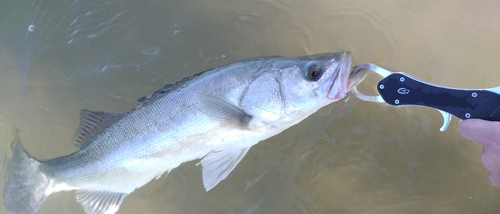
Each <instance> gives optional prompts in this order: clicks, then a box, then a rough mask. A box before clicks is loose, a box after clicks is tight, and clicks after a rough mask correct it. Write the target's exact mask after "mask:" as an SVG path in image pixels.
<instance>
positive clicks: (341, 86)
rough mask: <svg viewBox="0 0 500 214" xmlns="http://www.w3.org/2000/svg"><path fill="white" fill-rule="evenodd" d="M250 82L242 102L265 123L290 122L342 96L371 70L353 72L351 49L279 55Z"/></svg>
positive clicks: (284, 123) (286, 123) (283, 123)
mask: <svg viewBox="0 0 500 214" xmlns="http://www.w3.org/2000/svg"><path fill="white" fill-rule="evenodd" d="M273 60H274V61H273V62H272V63H270V64H271V66H270V67H269V68H267V69H265V71H263V72H262V73H259V74H258V77H256V78H254V80H253V82H252V83H251V84H250V86H249V89H248V91H247V93H246V96H245V97H244V98H243V99H242V106H243V107H244V108H245V110H246V111H247V112H249V113H250V114H251V115H253V116H254V117H260V119H261V120H262V121H264V122H266V123H275V124H282V125H284V126H290V125H293V124H295V123H298V122H300V121H301V120H302V119H304V118H306V117H307V116H309V115H311V114H312V113H314V112H316V111H317V110H318V109H320V108H321V107H323V106H325V105H328V104H330V103H332V102H335V101H338V100H340V99H343V98H345V97H346V96H347V94H348V92H349V91H350V90H351V89H352V88H353V87H354V86H355V85H357V84H358V83H359V82H361V81H362V80H363V79H364V78H365V76H366V75H367V74H368V72H367V71H366V70H360V71H357V72H356V73H352V72H351V61H352V59H351V53H350V52H345V51H342V52H337V53H324V54H317V55H309V56H303V57H294V58H276V59H273Z"/></svg>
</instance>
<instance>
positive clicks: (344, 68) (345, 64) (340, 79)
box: [326, 51, 356, 100]
mask: <svg viewBox="0 0 500 214" xmlns="http://www.w3.org/2000/svg"><path fill="white" fill-rule="evenodd" d="M351 62H352V58H351V52H347V51H346V52H344V53H343V54H342V55H341V56H340V59H339V64H338V66H337V68H336V69H335V72H334V75H335V76H334V77H333V80H332V85H331V86H330V90H329V91H328V94H327V95H326V97H327V98H328V99H330V100H339V99H342V98H344V97H345V96H346V95H347V93H348V92H349V91H350V90H351V89H352V87H348V86H349V85H351V84H349V82H350V77H351V75H352V72H351ZM354 76H356V75H354Z"/></svg>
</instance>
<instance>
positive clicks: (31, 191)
mask: <svg viewBox="0 0 500 214" xmlns="http://www.w3.org/2000/svg"><path fill="white" fill-rule="evenodd" d="M13 145H14V148H13V153H14V154H13V156H12V159H11V160H10V162H9V165H8V166H7V183H6V184H5V188H4V190H3V198H4V204H5V208H7V210H9V211H11V212H14V213H34V212H35V211H37V210H38V208H39V207H40V204H42V202H43V201H44V200H45V199H46V198H47V196H48V195H49V194H50V192H47V187H48V185H49V179H48V178H47V176H45V174H43V173H42V172H41V171H40V169H39V167H38V166H39V165H40V161H38V160H37V159H36V158H35V157H33V156H31V155H30V154H28V153H27V152H26V151H25V150H24V148H23V146H22V145H21V143H20V140H19V137H18V136H16V138H15V139H14V142H13Z"/></svg>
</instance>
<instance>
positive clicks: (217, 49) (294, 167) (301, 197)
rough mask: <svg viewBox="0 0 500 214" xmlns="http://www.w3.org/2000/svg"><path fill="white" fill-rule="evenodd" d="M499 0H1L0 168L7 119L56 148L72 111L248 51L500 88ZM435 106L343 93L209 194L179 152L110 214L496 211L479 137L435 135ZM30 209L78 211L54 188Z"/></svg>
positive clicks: (26, 135) (46, 148)
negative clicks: (350, 61)
mask: <svg viewBox="0 0 500 214" xmlns="http://www.w3.org/2000/svg"><path fill="white" fill-rule="evenodd" d="M498 11H500V3H497V1H494V0H491V1H486V0H485V1H481V2H472V1H462V2H456V1H439V2H436V1H419V2H402V1H396V0H385V1H376V2H375V1H351V0H345V1H342V0H329V1H326V0H313V1H299V0H288V1H283V0H281V1H279V0H267V1H239V2H234V1H229V0H216V1H152V0H148V1H140V2H139V1H132V0H122V1H111V2H102V1H58V2H57V3H54V2H51V1H33V0H31V1H28V0H20V1H6V2H2V3H0V29H1V30H0V72H1V73H0V75H1V78H0V100H2V102H1V104H0V160H1V161H2V164H1V165H0V166H1V167H0V174H1V175H4V174H5V164H6V161H7V160H8V159H9V158H10V157H11V156H12V154H11V150H10V144H11V141H12V140H13V136H14V134H15V133H17V131H16V130H18V131H19V132H18V134H19V136H20V137H21V141H22V142H23V145H24V146H25V147H26V149H27V150H28V151H30V153H32V154H33V155H34V156H36V157H38V158H40V159H49V158H54V157H57V156H61V155H65V154H68V153H70V152H72V151H73V150H72V147H71V145H70V142H71V139H72V137H73V135H74V132H75V130H76V128H77V126H78V123H79V111H80V109H82V108H87V109H91V110H99V111H115V112H124V111H128V110H129V109H131V108H133V107H134V106H135V105H136V99H138V98H140V97H142V96H144V95H147V94H149V93H151V92H153V91H155V90H157V89H159V88H160V87H162V86H163V85H164V84H167V83H172V82H174V81H177V80H180V79H181V78H183V77H186V76H190V75H192V74H194V73H197V72H199V71H203V70H206V69H209V68H211V67H215V66H219V65H223V64H226V63H229V62H232V61H236V60H239V59H244V58H250V57H255V56H264V55H289V56H292V55H294V56H295V55H304V54H314V53H321V52H336V51H339V50H350V51H352V52H353V58H354V64H359V63H367V62H375V63H377V64H379V65H382V66H384V67H387V68H390V69H393V70H396V71H405V72H407V73H410V74H411V75H413V76H416V77H418V78H420V79H424V80H426V81H430V82H433V83H436V84H440V85H448V86H455V87H469V88H485V87H494V86H498V85H500V76H498V75H496V73H497V72H496V71H497V70H498V68H499V67H500V61H499V60H498V59H499V58H500V46H498V44H500V37H498V35H499V34H500V23H499V22H497V21H496V20H499V19H500V15H499V13H498ZM376 81H377V76H375V75H371V76H370V77H369V78H368V79H367V81H365V82H364V83H363V84H362V85H361V87H360V88H361V89H362V90H364V91H365V92H370V91H375V90H374V86H375V83H376ZM440 117H441V116H440V115H439V113H437V112H436V111H433V110H431V109H427V108H423V107H407V108H394V107H391V106H387V105H380V104H375V103H365V102H362V101H360V100H357V99H356V98H354V97H353V98H351V99H350V100H349V102H348V104H347V106H346V108H345V109H341V108H340V107H339V106H338V105H333V106H329V107H325V108H324V109H322V110H320V111H319V112H318V113H317V114H315V115H313V116H311V117H310V118H308V119H306V120H305V121H303V122H302V123H300V124H299V125H297V126H295V127H292V128H290V129H289V130H287V131H285V132H283V133H282V134H280V135H278V136H276V137H273V138H271V139H269V140H267V141H265V142H262V143H260V144H258V145H256V146H254V147H253V148H252V149H251V150H250V151H249V153H248V154H247V157H245V159H244V160H243V161H242V162H241V163H240V164H239V165H238V167H237V168H236V169H235V170H234V171H233V172H232V173H231V174H230V175H229V177H228V178H227V179H226V180H224V181H222V182H221V183H220V184H219V185H218V186H216V187H215V188H214V189H213V190H211V191H210V192H205V191H204V189H203V186H202V180H201V170H200V168H199V167H197V166H195V163H197V161H192V162H189V163H186V164H183V165H181V166H180V167H179V168H177V169H175V170H173V171H172V172H171V174H169V175H168V176H163V177H162V178H160V179H159V180H155V181H152V182H150V183H149V184H147V185H146V186H144V187H142V188H140V189H138V190H137V191H136V192H134V193H132V194H131V195H130V196H128V197H127V198H126V199H125V200H124V202H123V204H122V206H121V208H120V211H119V213H497V212H499V211H500V203H498V201H499V200H500V189H498V188H495V187H493V186H491V184H490V183H489V181H488V178H487V171H486V170H485V169H484V167H483V166H482V164H481V162H480V159H479V156H480V153H481V147H480V146H479V145H478V144H476V143H472V142H469V141H467V140H465V139H462V138H461V137H460V136H459V135H458V133H457V130H456V128H457V120H456V118H454V120H452V123H451V125H450V127H449V129H448V131H446V132H444V133H441V132H439V127H440V126H441V123H442V119H441V118H440ZM2 177H3V176H2ZM124 179H126V178H124ZM0 188H2V189H3V181H2V182H0ZM0 197H1V196H0ZM0 199H1V198H0ZM2 200H3V199H2ZM0 213H6V211H5V208H4V207H3V205H0ZM38 213H83V210H82V209H81V207H80V205H79V204H78V203H77V202H76V200H75V198H74V193H73V192H60V193H56V194H53V195H51V196H50V197H49V198H48V199H47V200H46V201H45V202H44V204H43V205H42V206H41V208H40V210H39V212H38Z"/></svg>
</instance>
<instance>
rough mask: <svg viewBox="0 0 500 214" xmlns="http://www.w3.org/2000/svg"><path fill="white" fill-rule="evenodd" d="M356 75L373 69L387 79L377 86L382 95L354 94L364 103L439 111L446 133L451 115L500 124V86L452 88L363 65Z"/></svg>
mask: <svg viewBox="0 0 500 214" xmlns="http://www.w3.org/2000/svg"><path fill="white" fill-rule="evenodd" d="M353 69H354V72H357V71H359V70H361V69H369V70H371V71H373V72H375V73H377V74H379V75H380V76H382V77H383V79H382V80H380V81H379V82H378V83H377V90H378V92H379V94H380V95H378V96H369V95H365V94H362V93H361V92H359V91H358V89H357V88H356V87H354V88H353V89H352V93H353V94H354V95H355V96H356V97H358V98H359V99H361V100H363V101H368V102H378V103H387V104H389V105H392V106H408V105H409V106H412V105H413V106H425V107H430V108H433V109H436V110H438V111H439V113H441V115H442V116H443V120H444V122H443V125H442V126H441V128H440V129H439V130H440V131H445V130H446V128H448V125H449V124H450V120H451V115H454V116H456V117H458V118H460V119H462V120H465V119H471V118H478V119H483V120H489V121H500V86H498V87H494V88H487V89H465V88H452V87H447V86H440V85H435V84H432V83H429V82H426V81H423V80H420V79H417V78H415V77H413V76H411V75H409V74H407V73H404V72H393V71H390V70H387V69H385V68H382V67H379V66H377V65H375V64H360V65H357V66H355V67H354V68H353Z"/></svg>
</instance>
